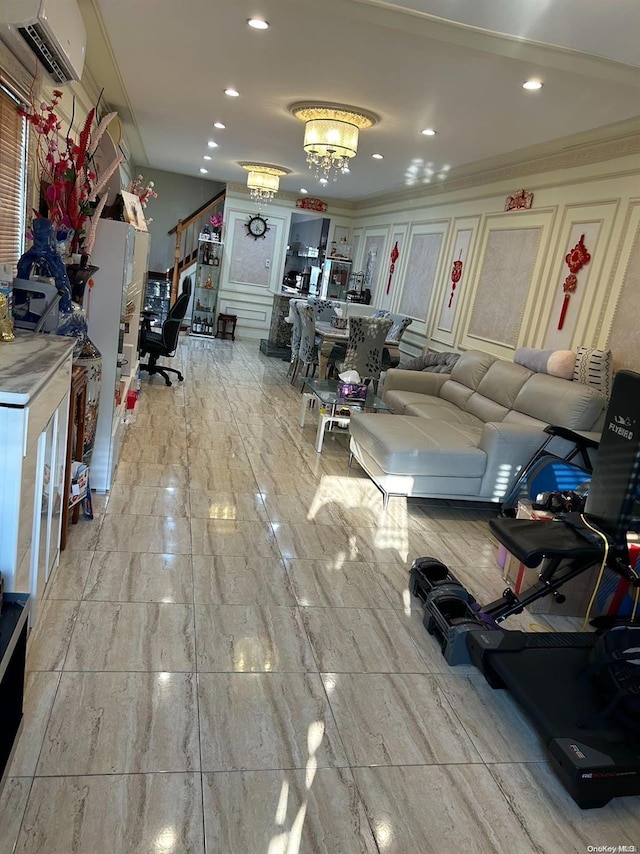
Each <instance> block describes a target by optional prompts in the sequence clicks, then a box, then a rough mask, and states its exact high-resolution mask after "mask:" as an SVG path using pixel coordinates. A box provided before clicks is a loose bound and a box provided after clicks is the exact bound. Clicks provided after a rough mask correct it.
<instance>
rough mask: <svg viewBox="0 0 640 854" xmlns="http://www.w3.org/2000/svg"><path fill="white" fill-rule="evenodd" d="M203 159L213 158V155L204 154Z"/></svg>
mask: <svg viewBox="0 0 640 854" xmlns="http://www.w3.org/2000/svg"><path fill="white" fill-rule="evenodd" d="M202 159H203V160H211V155H210V154H205V155H204V156H203V158H202Z"/></svg>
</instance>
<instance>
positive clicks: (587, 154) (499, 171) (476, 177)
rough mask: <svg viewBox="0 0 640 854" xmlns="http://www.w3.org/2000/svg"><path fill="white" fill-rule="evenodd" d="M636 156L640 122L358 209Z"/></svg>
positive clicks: (467, 170) (566, 140)
mask: <svg viewBox="0 0 640 854" xmlns="http://www.w3.org/2000/svg"><path fill="white" fill-rule="evenodd" d="M634 154H636V155H637V154H640V118H635V119H629V120H628V121H625V122H618V123H616V124H614V125H609V126H608V127H607V128H598V129H596V130H595V131H587V132H585V133H582V134H576V135H575V136H570V137H563V138H562V139H559V140H555V141H554V142H551V143H542V144H541V145H537V146H531V147H530V148H523V149H519V150H518V151H513V152H511V153H509V154H507V155H504V156H500V157H492V158H489V159H487V160H479V161H477V162H475V163H472V164H468V165H466V166H462V167H459V168H457V169H452V170H451V172H450V173H449V175H448V176H447V179H446V181H443V182H442V183H441V184H438V185H437V186H424V185H423V186H420V187H412V188H403V189H398V190H396V191H395V192H391V193H383V194H380V195H374V196H367V197H364V198H360V199H358V200H357V201H355V209H356V210H358V211H360V210H363V209H370V208H374V207H383V206H388V205H390V204H397V203H399V202H415V201H419V200H421V199H428V198H430V197H433V196H441V195H442V194H443V193H449V192H453V191H455V190H466V189H469V188H470V187H481V186H483V185H486V184H494V183H497V182H499V181H506V180H514V179H519V178H524V177H527V176H528V175H536V174H539V173H542V172H552V171H556V170H559V169H570V168H574V167H576V166H587V165H590V164H592V163H599V162H602V161H606V160H614V159H616V158H622V157H627V156H629V155H634ZM638 170H640V161H639V162H638V167H637V170H634V171H638Z"/></svg>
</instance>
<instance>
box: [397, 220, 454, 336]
mask: <svg viewBox="0 0 640 854" xmlns="http://www.w3.org/2000/svg"><path fill="white" fill-rule="evenodd" d="M443 239H444V231H439V232H435V233H431V234H416V233H414V234H413V235H412V236H411V238H410V241H409V251H408V255H407V265H406V267H405V272H404V280H403V282H402V294H401V296H400V304H399V311H400V314H406V315H408V316H409V317H415V318H417V319H418V320H425V319H426V317H427V315H428V313H429V305H430V302H431V295H432V293H433V289H434V286H435V282H436V275H437V272H438V264H439V261H440V256H441V254H442V246H443Z"/></svg>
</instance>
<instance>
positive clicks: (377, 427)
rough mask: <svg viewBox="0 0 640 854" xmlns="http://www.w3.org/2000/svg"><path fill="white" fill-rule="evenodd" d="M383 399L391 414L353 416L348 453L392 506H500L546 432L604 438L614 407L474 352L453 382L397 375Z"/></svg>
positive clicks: (586, 389) (580, 388) (579, 387)
mask: <svg viewBox="0 0 640 854" xmlns="http://www.w3.org/2000/svg"><path fill="white" fill-rule="evenodd" d="M382 397H383V400H384V401H385V402H386V403H387V404H389V405H390V406H391V407H392V409H393V414H392V415H384V414H372V413H362V414H354V415H352V417H351V423H350V433H351V440H350V450H351V454H352V457H355V459H356V460H357V461H358V463H359V464H360V465H361V466H362V468H363V469H364V470H365V471H366V472H367V474H368V475H369V476H370V477H371V479H372V480H373V481H374V482H375V483H376V485H377V486H378V487H379V488H380V489H381V491H382V492H383V494H384V496H385V503H386V501H387V500H388V497H389V496H390V495H404V496H409V495H411V496H419V497H441V498H455V499H466V500H475V501H478V500H479V501H488V502H500V501H501V499H502V497H503V496H504V495H505V493H506V491H507V488H508V486H509V484H510V483H511V481H512V480H513V478H514V476H515V475H516V474H517V472H518V471H519V470H520V469H521V468H522V467H523V466H524V465H525V464H526V463H527V461H528V460H529V459H530V457H531V456H532V455H533V454H534V453H535V452H536V450H537V449H538V448H539V447H540V446H541V445H542V443H543V441H544V440H545V439H547V436H546V434H545V433H544V432H543V431H544V428H545V427H546V426H547V425H549V424H554V425H558V426H561V427H567V428H570V429H572V430H580V431H597V430H599V429H600V426H601V422H602V418H603V416H604V412H605V409H606V405H607V402H606V398H605V397H604V395H603V394H601V393H600V392H599V391H596V390H595V389H593V388H591V387H590V386H588V385H583V384H582V383H579V382H573V381H570V380H565V379H560V378H559V377H553V376H549V375H548V374H541V373H534V372H533V371H530V370H528V369H527V368H524V367H522V366H521V365H516V364H514V363H513V362H507V361H504V360H501V359H498V358H496V357H495V356H491V355H489V354H487V353H482V352H480V351H477V350H471V351H468V352H466V353H464V354H463V355H462V356H461V357H460V359H459V360H458V362H457V363H456V364H455V365H454V367H453V369H452V371H451V374H450V375H449V374H435V373H425V372H422V371H403V370H390V371H388V373H387V375H386V378H385V383H384V390H383V394H382ZM554 442H556V443H557V445H556V450H558V451H563V450H567V449H568V448H569V447H570V446H569V445H567V443H562V440H560V439H554Z"/></svg>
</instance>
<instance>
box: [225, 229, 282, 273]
mask: <svg viewBox="0 0 640 854" xmlns="http://www.w3.org/2000/svg"><path fill="white" fill-rule="evenodd" d="M232 234H233V236H232V238H231V262H230V265H229V281H231V282H237V283H238V284H251V285H261V286H262V287H264V288H268V287H269V281H270V275H269V274H270V272H271V268H270V266H269V265H270V264H271V259H272V258H273V255H274V250H275V245H276V236H277V234H278V228H277V225H274V224H272V223H270V227H269V230H268V231H267V233H266V234H265V236H264V237H261V238H259V239H258V240H254V239H253V237H251V236H250V235H248V234H247V229H246V227H245V223H244V222H242V221H241V220H240V219H236V221H235V222H234V224H233V233H232ZM267 261H268V262H269V265H268V264H267Z"/></svg>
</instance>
